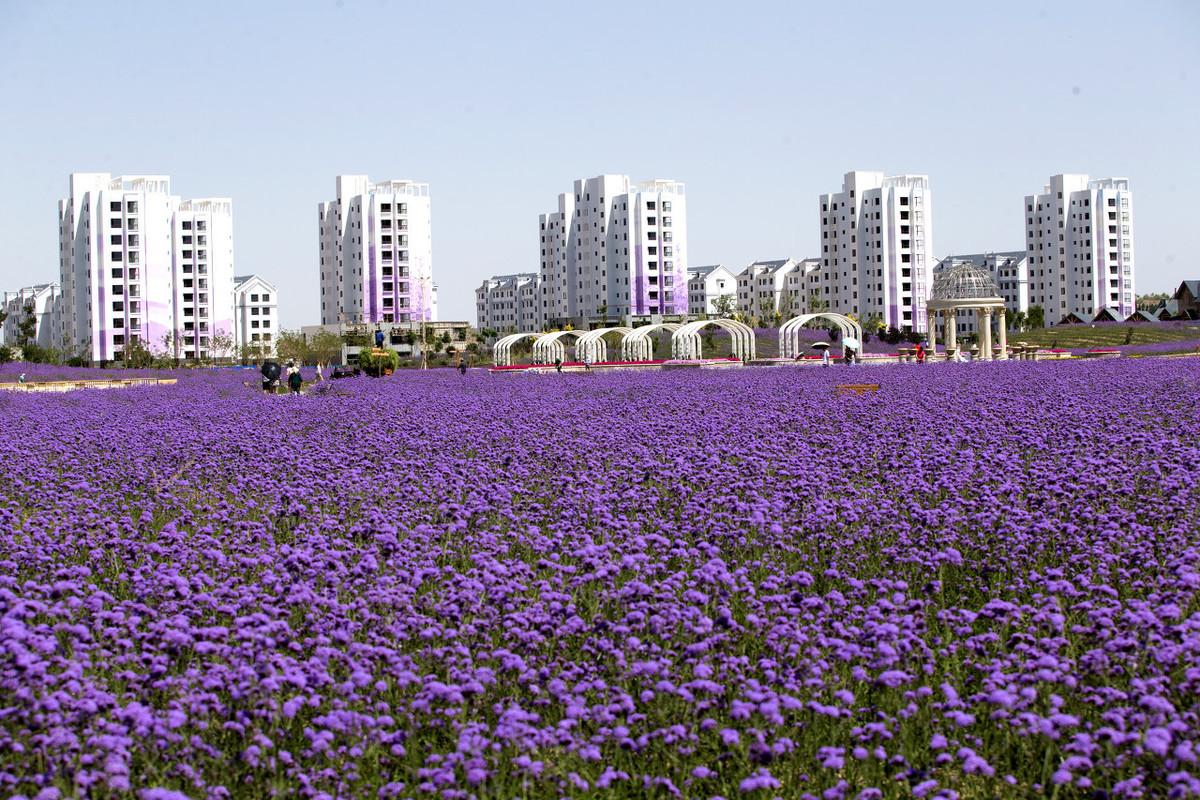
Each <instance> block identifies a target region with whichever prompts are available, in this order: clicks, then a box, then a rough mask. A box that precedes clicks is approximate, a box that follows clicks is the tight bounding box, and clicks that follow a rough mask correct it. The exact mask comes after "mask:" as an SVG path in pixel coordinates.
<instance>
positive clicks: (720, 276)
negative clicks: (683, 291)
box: [688, 264, 738, 317]
mask: <svg viewBox="0 0 1200 800" xmlns="http://www.w3.org/2000/svg"><path fill="white" fill-rule="evenodd" d="M737 293H738V278H737V275H735V274H734V273H733V272H732V271H731V270H730V269H728V268H727V267H725V266H724V265H723V264H709V265H706V266H702V267H689V268H688V314H689V315H690V316H692V317H700V316H708V317H712V316H716V315H717V314H718V313H719V311H718V305H717V304H718V302H719V301H720V300H721V298H723V297H728V298H729V300H728V301H727V302H728V305H729V310H730V311H736V310H737Z"/></svg>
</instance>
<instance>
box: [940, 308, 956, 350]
mask: <svg viewBox="0 0 1200 800" xmlns="http://www.w3.org/2000/svg"><path fill="white" fill-rule="evenodd" d="M942 314H943V315H945V314H946V312H944V311H943V312H942ZM949 314H950V315H949V316H948V317H946V349H947V350H957V349H958V309H951V310H950V312H949Z"/></svg>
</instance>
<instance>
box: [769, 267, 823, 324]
mask: <svg viewBox="0 0 1200 800" xmlns="http://www.w3.org/2000/svg"><path fill="white" fill-rule="evenodd" d="M820 291H821V259H819V258H805V259H802V260H800V261H797V262H796V268H795V269H792V270H789V271H788V273H787V275H786V276H785V277H784V294H783V296H781V297H780V299H779V302H780V305H781V306H782V310H783V311H785V312H786V313H784V314H783V316H785V317H787V316H799V315H801V314H808V313H809V312H811V311H813V310H815V309H813V308H812V297H813V294H814V293H816V294H818V295H819V294H820Z"/></svg>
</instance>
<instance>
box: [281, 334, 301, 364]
mask: <svg viewBox="0 0 1200 800" xmlns="http://www.w3.org/2000/svg"><path fill="white" fill-rule="evenodd" d="M275 352H276V353H277V354H278V355H279V357H280V358H281V359H283V360H285V361H295V362H297V363H300V364H303V363H304V359H305V356H307V355H308V345H307V344H306V343H305V341H304V334H303V333H301V332H300V331H280V332H279V336H278V337H276V339H275Z"/></svg>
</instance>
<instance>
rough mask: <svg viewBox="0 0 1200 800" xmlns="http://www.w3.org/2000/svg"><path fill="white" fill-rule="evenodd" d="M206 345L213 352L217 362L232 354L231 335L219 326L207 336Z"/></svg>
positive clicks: (232, 343) (232, 342)
mask: <svg viewBox="0 0 1200 800" xmlns="http://www.w3.org/2000/svg"><path fill="white" fill-rule="evenodd" d="M208 345H209V351H210V352H211V353H212V354H213V356H214V358H215V359H216V361H217V363H220V362H221V361H222V360H224V359H226V358H230V357H231V356H232V355H233V348H234V341H233V336H232V335H230V334H229V333H226V332H225V331H224V330H221V329H220V328H218V329H217V332H216V333H214V334H213V335H212V336H211V337H210V338H209V340H208Z"/></svg>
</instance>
